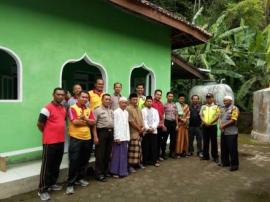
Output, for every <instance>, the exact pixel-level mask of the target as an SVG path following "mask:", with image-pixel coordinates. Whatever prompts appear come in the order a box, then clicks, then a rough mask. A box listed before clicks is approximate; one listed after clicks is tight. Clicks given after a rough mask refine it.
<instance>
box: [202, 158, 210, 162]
mask: <svg viewBox="0 0 270 202" xmlns="http://www.w3.org/2000/svg"><path fill="white" fill-rule="evenodd" d="M201 160H202V161H209V160H210V159H209V158H206V157H202V158H201Z"/></svg>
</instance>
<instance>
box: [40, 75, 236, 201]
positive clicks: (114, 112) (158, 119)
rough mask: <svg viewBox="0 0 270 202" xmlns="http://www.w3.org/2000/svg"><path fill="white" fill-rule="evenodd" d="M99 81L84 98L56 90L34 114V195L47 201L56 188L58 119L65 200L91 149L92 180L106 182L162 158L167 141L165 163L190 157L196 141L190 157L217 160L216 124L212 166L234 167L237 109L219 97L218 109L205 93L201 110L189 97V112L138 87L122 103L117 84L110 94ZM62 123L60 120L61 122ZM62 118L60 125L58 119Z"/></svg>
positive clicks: (81, 177) (81, 179)
mask: <svg viewBox="0 0 270 202" xmlns="http://www.w3.org/2000/svg"><path fill="white" fill-rule="evenodd" d="M103 87H104V81H103V80H102V79H97V80H96V83H95V88H94V89H93V90H91V91H89V92H87V91H84V90H82V88H81V86H80V85H79V84H76V85H74V86H73V97H69V98H67V97H66V93H65V91H64V90H63V89H62V88H55V89H54V91H53V101H52V102H51V103H49V104H47V105H46V106H45V107H44V108H42V110H41V112H40V115H39V119H38V128H39V129H40V131H41V132H42V133H43V136H42V138H43V157H42V166H41V174H40V185H39V192H38V194H39V196H40V199H41V200H49V199H50V194H49V191H50V190H54V191H57V190H61V189H62V187H61V186H60V185H58V184H57V183H56V182H57V178H58V175H59V167H60V164H61V161H62V157H63V153H64V141H65V131H66V120H68V134H69V137H70V138H69V149H68V156H69V172H68V180H67V189H66V194H73V193H75V191H74V186H75V185H79V186H87V185H88V184H89V183H88V181H86V180H85V175H86V169H87V167H88V162H89V159H90V156H91V152H92V147H93V143H94V144H95V157H96V159H95V178H96V179H97V180H98V181H101V182H105V181H106V180H107V177H109V176H111V175H112V176H113V177H115V178H119V177H124V176H127V175H128V174H129V173H134V172H136V170H137V169H144V166H146V165H153V166H156V167H159V166H160V162H161V161H163V160H165V159H167V154H166V146H167V140H168V137H170V145H169V157H171V158H181V157H186V156H191V155H193V153H194V148H193V140H194V137H196V141H197V155H198V156H199V157H200V158H201V159H202V160H209V159H210V155H209V142H210V141H211V157H212V159H213V161H215V162H218V151H217V124H218V122H219V126H220V129H221V131H222V136H221V162H220V164H219V165H220V166H230V169H231V170H232V171H233V170H237V169H238V164H239V163H238V151H237V134H238V131H237V127H236V121H237V118H238V114H239V113H238V109H237V108H236V107H235V106H234V105H233V104H232V98H231V97H230V96H226V97H225V98H224V104H225V106H224V107H223V108H222V109H220V108H219V107H218V106H217V105H215V104H214V97H213V95H212V94H211V93H208V94H207V95H206V105H203V106H201V105H200V100H199V96H197V95H193V96H192V97H191V104H190V106H189V105H188V104H186V103H185V96H184V95H183V94H180V95H179V96H178V102H176V103H174V102H173V99H174V94H173V92H168V93H167V94H166V98H167V102H166V103H165V104H163V103H162V102H161V98H162V91H161V90H159V89H158V90H155V92H154V96H153V97H152V96H144V86H143V85H142V84H138V85H137V86H136V93H131V94H130V95H129V97H128V99H127V98H125V97H123V96H122V95H121V90H122V84H121V83H119V82H117V83H115V84H114V94H113V95H110V94H107V93H104V92H103ZM67 117H68V118H67ZM66 118H67V119H66Z"/></svg>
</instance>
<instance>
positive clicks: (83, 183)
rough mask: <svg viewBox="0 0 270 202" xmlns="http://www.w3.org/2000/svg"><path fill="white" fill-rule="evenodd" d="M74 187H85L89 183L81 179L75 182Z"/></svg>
mask: <svg viewBox="0 0 270 202" xmlns="http://www.w3.org/2000/svg"><path fill="white" fill-rule="evenodd" d="M75 185H80V186H82V187H86V186H88V185H89V182H87V181H86V180H83V179H81V180H78V181H76V182H75Z"/></svg>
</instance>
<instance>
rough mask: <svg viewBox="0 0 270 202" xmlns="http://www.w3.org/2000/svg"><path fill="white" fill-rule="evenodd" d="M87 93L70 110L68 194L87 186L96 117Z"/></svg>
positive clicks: (82, 92) (81, 94)
mask: <svg viewBox="0 0 270 202" xmlns="http://www.w3.org/2000/svg"><path fill="white" fill-rule="evenodd" d="M88 100H89V95H88V92H87V91H81V92H80V93H79V94H78V102H77V103H76V104H74V105H72V106H71V107H70V108H69V114H68V115H69V135H70V143H69V150H68V155H69V170H68V185H67V190H66V194H73V193H74V185H80V186H83V187H85V186H87V185H88V184H89V183H88V182H87V181H86V180H85V179H84V178H85V174H86V170H87V167H88V161H89V159H90V155H91V153H90V151H91V141H90V140H91V130H90V128H92V129H93V130H92V131H93V132H95V131H96V130H95V117H94V114H93V112H92V111H91V110H90V108H89V107H87V106H86V104H87V102H88Z"/></svg>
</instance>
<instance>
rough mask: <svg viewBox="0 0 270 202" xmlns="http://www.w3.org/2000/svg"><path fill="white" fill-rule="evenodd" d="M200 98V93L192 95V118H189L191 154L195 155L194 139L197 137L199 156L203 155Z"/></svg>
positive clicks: (190, 108)
mask: <svg viewBox="0 0 270 202" xmlns="http://www.w3.org/2000/svg"><path fill="white" fill-rule="evenodd" d="M199 102H200V98H199V96H198V95H192V96H191V105H190V106H189V110H190V119H189V153H188V155H189V156H192V155H193V152H194V147H193V141H194V137H196V142H197V156H200V157H202V130H201V124H202V121H201V117H200V110H201V105H200V103H199Z"/></svg>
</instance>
